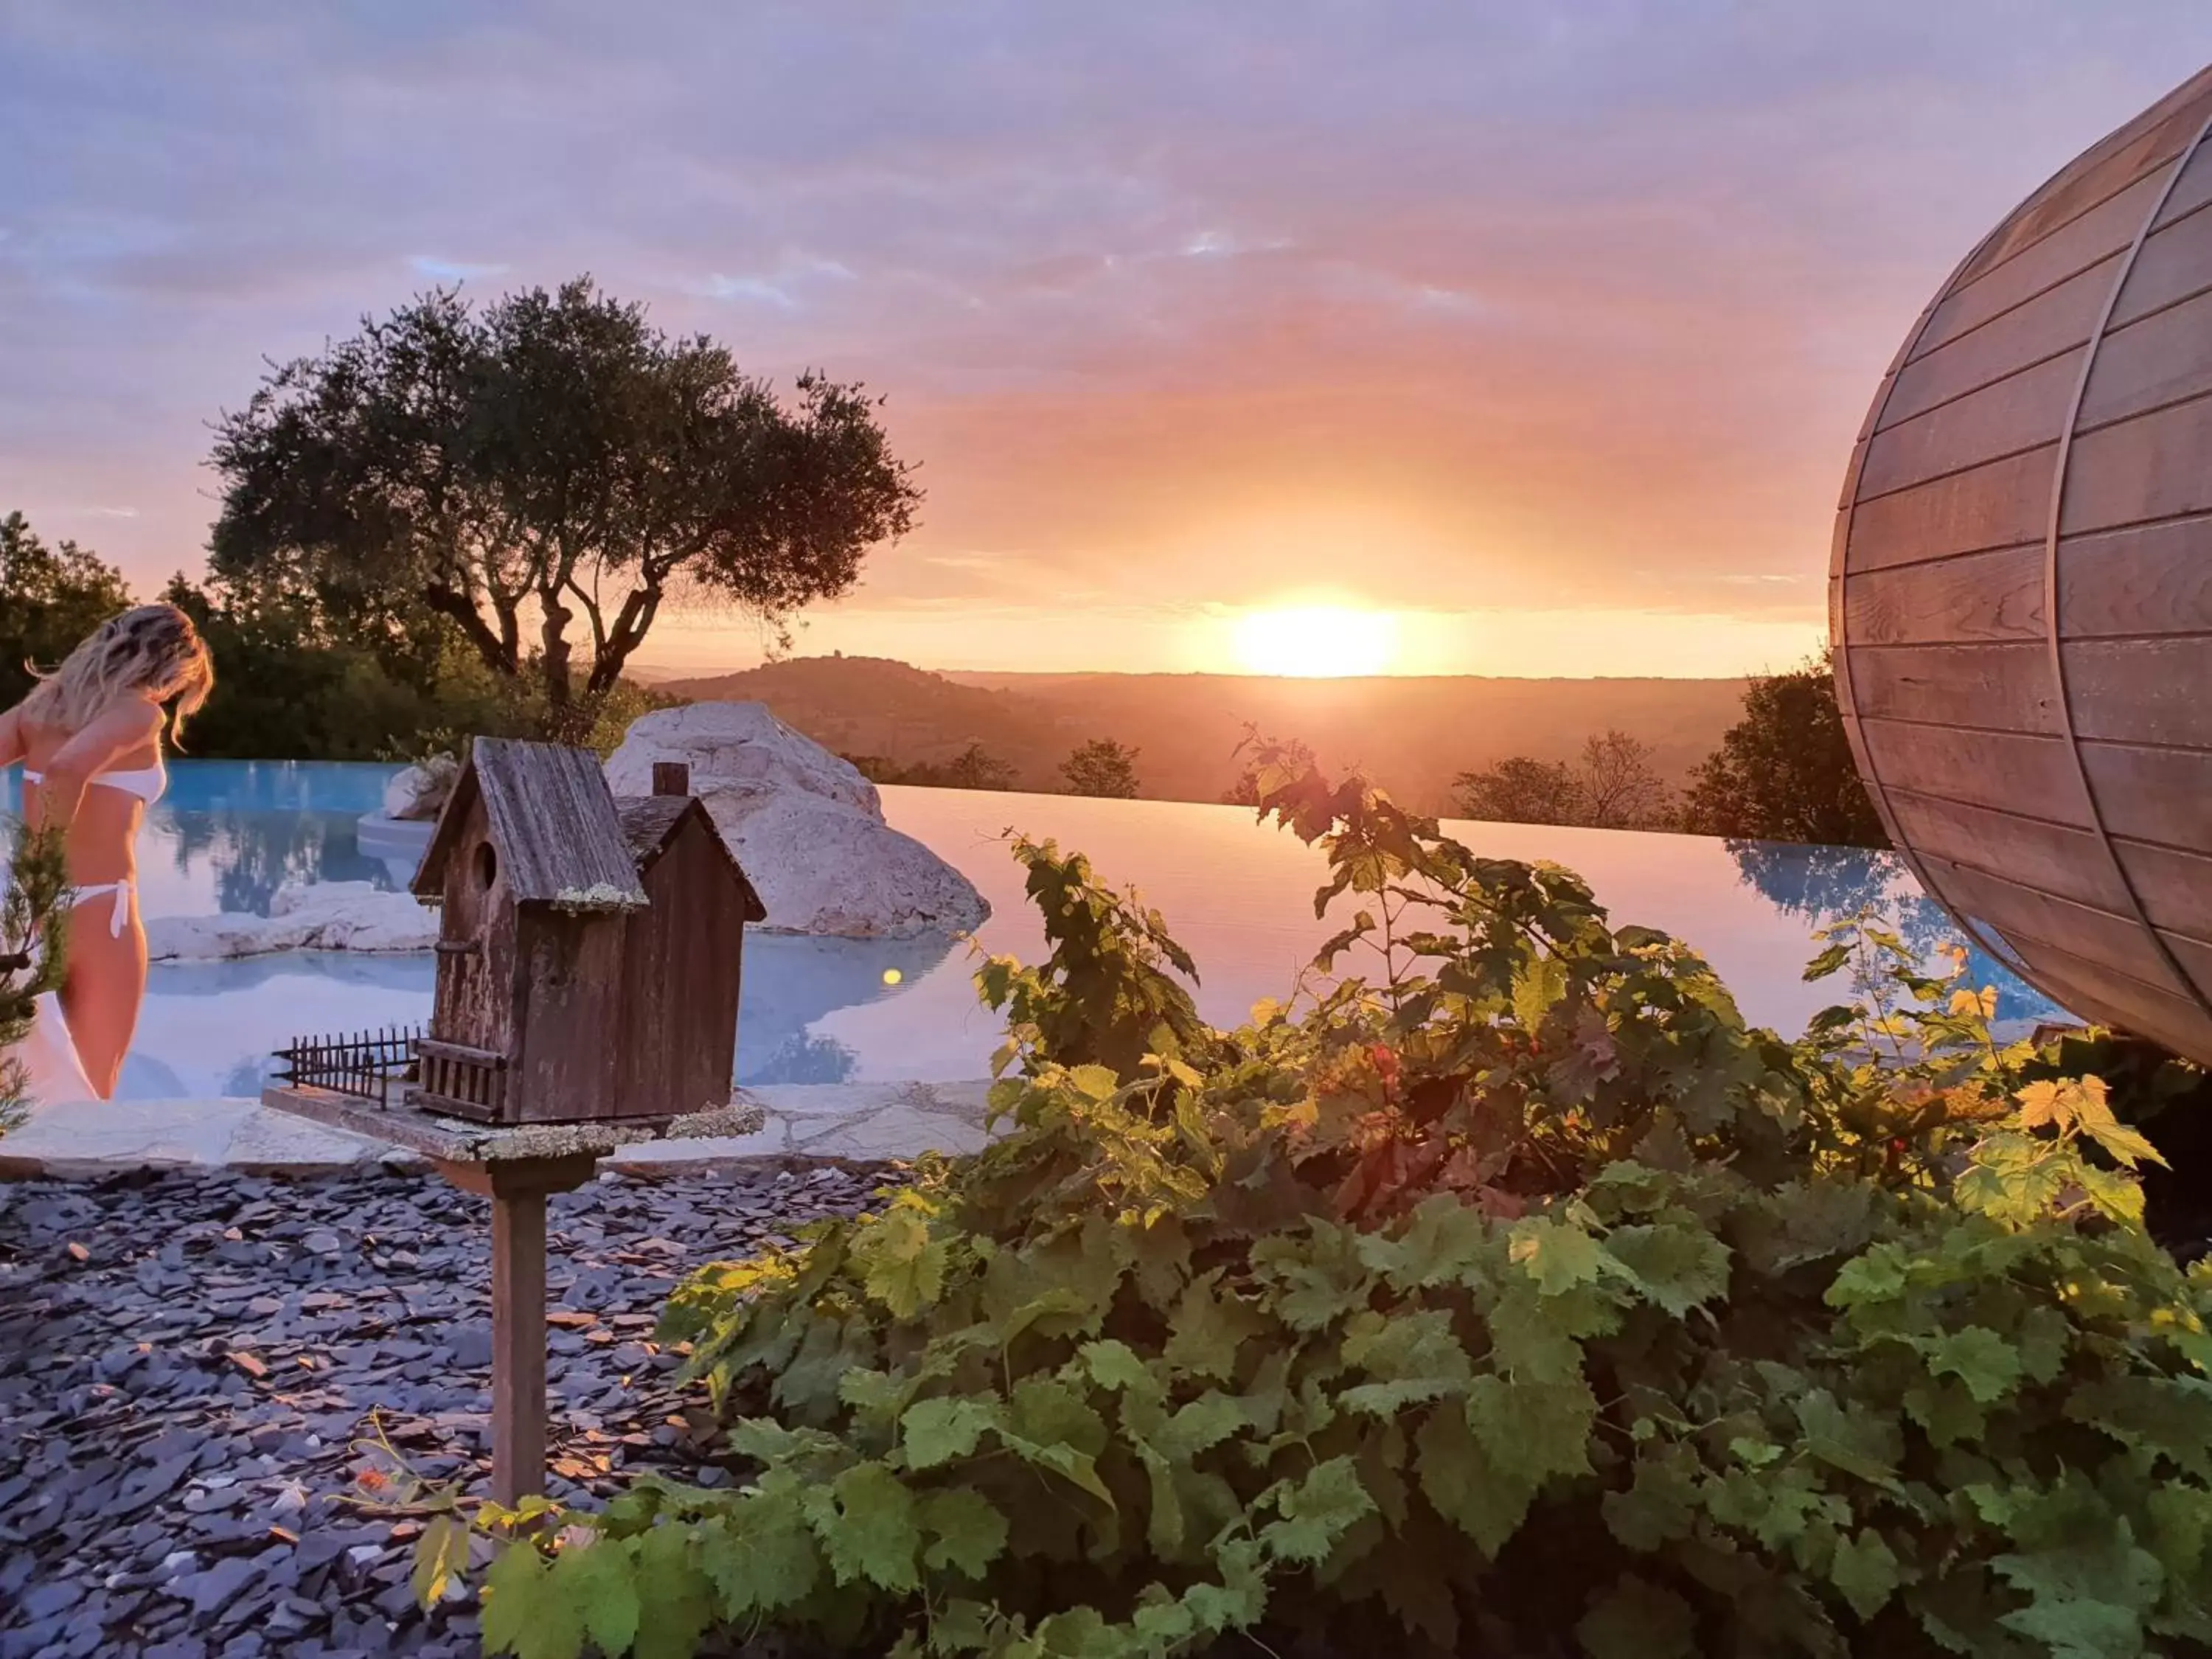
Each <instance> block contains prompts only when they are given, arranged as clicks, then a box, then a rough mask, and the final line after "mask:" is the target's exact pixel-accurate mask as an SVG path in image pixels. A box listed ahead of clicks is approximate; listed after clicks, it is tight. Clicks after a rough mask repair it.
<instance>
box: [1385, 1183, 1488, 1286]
mask: <svg viewBox="0 0 2212 1659" xmlns="http://www.w3.org/2000/svg"><path fill="white" fill-rule="evenodd" d="M1358 1249H1359V1256H1360V1260H1361V1261H1364V1263H1365V1264H1366V1265H1367V1266H1368V1267H1370V1268H1371V1269H1372V1270H1373V1271H1375V1272H1376V1273H1381V1274H1382V1275H1383V1277H1384V1278H1385V1279H1388V1280H1389V1283H1390V1285H1391V1286H1392V1287H1393V1288H1394V1289H1396V1290H1399V1291H1411V1290H1425V1289H1428V1288H1430V1287H1431V1286H1434V1285H1449V1284H1457V1283H1459V1282H1460V1281H1461V1280H1462V1279H1464V1278H1466V1277H1467V1276H1468V1274H1469V1273H1474V1271H1475V1270H1476V1269H1478V1268H1479V1267H1481V1266H1482V1265H1483V1264H1484V1262H1486V1261H1487V1260H1488V1259H1489V1257H1490V1255H1491V1250H1492V1243H1491V1224H1490V1222H1489V1221H1488V1220H1487V1219H1486V1218H1485V1217H1484V1216H1483V1214H1482V1212H1480V1210H1477V1209H1475V1208H1474V1207H1473V1206H1470V1205H1468V1204H1464V1203H1462V1202H1461V1201H1460V1200H1459V1198H1458V1197H1457V1196H1456V1195H1455V1194H1450V1193H1438V1194H1436V1195H1434V1196H1433V1197H1431V1198H1427V1199H1424V1200H1422V1201H1421V1203H1420V1204H1419V1206H1416V1207H1415V1209H1414V1211H1413V1216H1412V1218H1411V1219H1410V1220H1409V1221H1408V1222H1407V1225H1406V1230H1405V1231H1404V1232H1403V1233H1401V1235H1399V1236H1398V1237H1395V1238H1392V1237H1386V1236H1384V1235H1383V1234H1379V1233H1363V1234H1361V1235H1360V1237H1359V1243H1358Z"/></svg>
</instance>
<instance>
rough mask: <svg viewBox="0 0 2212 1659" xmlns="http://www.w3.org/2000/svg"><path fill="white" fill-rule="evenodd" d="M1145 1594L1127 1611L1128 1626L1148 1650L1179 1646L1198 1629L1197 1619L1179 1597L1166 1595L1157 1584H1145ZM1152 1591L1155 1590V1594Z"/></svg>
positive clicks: (1153, 1650)
mask: <svg viewBox="0 0 2212 1659" xmlns="http://www.w3.org/2000/svg"><path fill="white" fill-rule="evenodd" d="M1146 1591H1147V1595H1146V1598H1144V1599H1142V1600H1140V1601H1139V1602H1138V1604H1137V1607H1136V1611H1135V1612H1133V1613H1131V1614H1130V1615H1129V1624H1130V1626H1131V1627H1132V1628H1133V1630H1134V1631H1135V1632H1137V1638H1138V1639H1139V1641H1141V1642H1144V1643H1146V1644H1148V1647H1149V1650H1151V1651H1152V1652H1156V1653H1164V1652H1168V1651H1170V1650H1174V1649H1176V1648H1178V1647H1180V1646H1181V1645H1182V1644H1184V1643H1186V1642H1188V1640H1189V1639H1190V1638H1192V1637H1193V1636H1194V1635H1196V1634H1197V1632H1198V1620H1196V1619H1194V1617H1192V1616H1191V1611H1190V1609H1189V1608H1188V1607H1185V1606H1184V1605H1183V1604H1182V1602H1181V1601H1174V1600H1171V1599H1169V1598H1168V1596H1167V1594H1166V1592H1165V1591H1164V1590H1161V1589H1160V1587H1159V1586H1158V1585H1157V1584H1149V1585H1147V1586H1146ZM1152 1592H1158V1594H1157V1595H1153V1594H1152Z"/></svg>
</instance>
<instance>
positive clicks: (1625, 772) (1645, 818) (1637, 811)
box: [1453, 730, 1674, 829]
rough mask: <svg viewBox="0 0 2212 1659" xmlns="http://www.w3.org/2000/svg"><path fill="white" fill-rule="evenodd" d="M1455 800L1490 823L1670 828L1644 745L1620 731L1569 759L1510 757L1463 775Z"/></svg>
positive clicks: (1663, 788) (1670, 816) (1669, 807)
mask: <svg viewBox="0 0 2212 1659" xmlns="http://www.w3.org/2000/svg"><path fill="white" fill-rule="evenodd" d="M1453 797H1454V800H1455V803H1456V805H1458V807H1459V810H1460V811H1462V812H1464V813H1466V814H1467V816H1468V817H1471V818H1479V819H1481V820H1483V821H1484V822H1486V823H1569V824H1586V825H1589V826H1590V827H1592V828H1594V829H1670V828H1672V827H1673V823H1674V806H1673V802H1672V800H1671V799H1670V794H1669V791H1668V787H1667V784H1666V781H1665V780H1664V779H1662V777H1661V776H1660V775H1659V773H1658V770H1657V769H1656V767H1654V766H1653V764H1652V763H1651V748H1650V744H1646V743H1645V742H1644V740H1643V739H1642V738H1636V737H1632V736H1631V735H1630V734H1629V733H1627V732H1621V731H1617V730H1616V731H1608V732H1603V733H1601V734H1599V735H1596V736H1594V737H1592V738H1589V739H1588V740H1587V741H1586V742H1585V743H1584V744H1583V748H1582V753H1581V754H1580V755H1579V756H1577V757H1576V758H1575V759H1574V760H1573V761H1571V762H1568V761H1545V760H1538V759H1536V758H1534V757H1533V756H1528V755H1509V756H1507V757H1505V758H1504V760H1501V761H1498V762H1496V763H1493V764H1492V765H1489V766H1486V767H1484V768H1482V769H1480V770H1479V771H1474V772H1462V773H1461V774H1460V775H1459V777H1458V778H1457V779H1456V780H1455V782H1454V784H1453Z"/></svg>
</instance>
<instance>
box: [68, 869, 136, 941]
mask: <svg viewBox="0 0 2212 1659" xmlns="http://www.w3.org/2000/svg"><path fill="white" fill-rule="evenodd" d="M110 893H112V894H114V895H115V908H114V910H113V911H112V913H111V914H110V915H109V916H108V919H107V931H108V933H109V934H110V936H111V937H112V938H115V939H121V938H122V937H123V930H124V929H125V927H129V926H130V925H131V883H130V882H129V881H127V880H125V881H101V882H95V883H94V884H92V885H91V886H89V887H80V888H78V889H77V890H76V897H75V898H74V899H72V900H70V905H71V907H72V908H76V907H79V906H82V905H84V904H87V903H89V902H91V901H92V900H94V899H96V898H105V897H106V896H107V895H108V894H110Z"/></svg>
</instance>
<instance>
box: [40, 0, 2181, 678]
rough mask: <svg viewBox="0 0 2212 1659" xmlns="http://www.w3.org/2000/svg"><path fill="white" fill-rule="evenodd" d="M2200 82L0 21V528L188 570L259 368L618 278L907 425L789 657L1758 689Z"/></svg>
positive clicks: (1455, 4) (336, 9)
mask: <svg viewBox="0 0 2212 1659" xmlns="http://www.w3.org/2000/svg"><path fill="white" fill-rule="evenodd" d="M2208 59H2212V5H2207V4H2206V3H2204V0H2100V3H2096V4H2087V3H2082V0H1940V3H1931V0H1790V3H1779V4H1759V3H1752V0H1742V3H1720V0H1646V3H1627V0H1557V3H1553V4H1548V5H1545V4H1538V5H1529V4H1522V5H1516V6H1496V5H1489V4H1480V3H1475V0H1450V3H1421V4H1413V3H1407V4H1393V3H1385V0H1346V3H1335V4H1318V3H1315V4H1302V3H1283V0H1247V3H1243V4H1240V5H1230V4H1210V3H1197V0H1121V3H1117V4H1115V5H1110V6H1084V7H1068V6H1055V5H1043V4H1038V3H1036V0H1002V3H958V0H944V3H933V4H927V5H925V4H919V3H900V0H850V3H841V0H805V3H799V4H790V5H784V4H775V3H761V0H755V3H748V4H746V5H743V6H731V5H726V4H714V5H710V4H698V5H677V4H655V3H649V0H648V3H629V4H624V5H622V6H613V5H608V4H605V3H599V4H580V3H532V4H529V5H520V4H509V5H468V6H457V5H452V4H446V3H439V4H432V3H414V0H407V3H398V0H374V3H372V0H358V3H333V4H316V5H310V6H301V5H298V4H295V3H287V4H273V3H272V4H251V3H218V4H210V5H206V6H196V7H191V8H183V7H177V6H173V5H170V4H160V3H152V0H145V3H132V0H0V156H4V157H5V160H4V161H0V511H4V510H5V509H6V508H8V507H21V509H22V510H24V511H25V512H26V513H28V514H29V515H30V516H31V519H32V520H33V524H34V526H37V527H38V528H39V529H40V531H42V532H45V533H46V535H48V536H49V537H50V538H52V537H60V536H70V537H75V538H77V539H79V540H80V541H82V542H84V543H86V544H89V545H92V546H94V547H96V548H98V549H100V550H101V551H103V552H105V553H106V554H107V555H108V556H110V557H112V558H114V559H116V560H118V562H121V563H122V564H123V565H124V567H125V569H126V571H127V572H128V573H129V574H131V577H132V578H133V580H136V581H137V582H138V583H140V584H141V585H142V586H148V587H150V586H154V585H155V584H156V583H158V582H159V581H160V580H161V579H162V578H163V577H164V576H166V575H167V574H168V573H169V572H170V571H172V570H174V569H177V568H186V569H197V567H198V565H199V562H200V560H201V556H202V549H203V547H204V541H205V537H206V531H207V526H208V524H209V521H210V519H211V517H212V515H213V502H212V501H211V499H210V491H211V489H212V486H213V479H212V476H211V475H210V473H208V472H207V471H205V469H204V459H205V456H206V453H207V449H208V444H209V433H208V430H207V423H208V422H209V421H210V419H211V418H212V417H213V416H215V415H216V413H217V411H218V410H222V409H223V408H226V407H235V406H236V405H238V404H241V403H243V402H244V401H245V399H246V398H247V396H248V395H249V394H250V393H251V392H252V389H253V386H254V385H255V384H256V382H257V380H258V377H259V375H260V374H261V373H262V372H263V369H264V362H263V360H264V358H265V357H276V358H283V357H287V356H293V355H296V354H299V353H302V352H307V351H312V350H314V349H318V348H319V346H320V345H321V343H323V341H324V340H325V338H326V337H331V336H334V335H344V334H347V333H350V332H351V331H353V330H354V329H355V328H356V326H357V325H358V323H359V320H360V318H361V316H362V313H372V312H373V313H381V312H383V311H386V310H389V309H390V308H391V307H394V306H396V305H398V304H400V303H402V302H404V301H406V300H407V299H408V298H410V296H411V295H414V294H415V293H416V292H419V291H421V290H422V289H425V288H427V287H428V286H430V285H432V284H434V283H439V282H441V281H450V280H456V279H458V280H460V281H461V282H462V283H464V291H465V292H466V293H469V294H472V295H481V296H483V297H486V298H489V297H491V296H493V295H496V294H497V293H499V292H500V291H501V289H505V288H507V287H510V286H514V285H524V284H534V283H544V284H548V285H550V284H553V283H558V282H559V281H560V280H561V279H562V278H564V277H566V276H573V275H574V274H577V273H578V272H580V271H584V270H589V271H590V272H592V274H593V275H594V276H597V277H598V278H599V280H600V281H601V283H603V284H604V285H605V286H606V287H607V288H608V289H610V290H611V291H612V292H613V293H614V294H616V295H618V296H621V297H623V298H629V299H637V300H641V301H645V302H646V303H647V306H648V307H649V308H650V311H651V313H652V316H653V319H654V320H655V321H656V322H657V323H659V325H662V326H663V327H665V328H666V329H668V330H670V331H695V330H696V331H707V332H709V333H712V334H714V336H716V337H719V338H720V339H721V340H723V341H725V342H726V343H728V344H730V345H731V346H732V348H733V349H734V350H735V351H736V353H737V354H738V358H739V361H740V362H741V363H742V364H743V365H744V367H746V368H748V369H750V371H752V372H755V373H758V374H766V375H769V376H771V377H774V378H775V379H777V380H788V379H789V377H790V376H792V375H793V374H795V373H796V372H798V371H799V369H801V368H805V367H808V366H817V367H820V368H823V369H826V370H827V371H829V373H830V374H832V375H833V376H835V377H836V378H840V379H860V380H865V381H866V382H867V383H868V384H869V386H871V387H872V388H873V389H874V390H876V391H878V392H881V393H882V394H884V397H885V398H887V399H888V402H887V404H886V405H885V411H884V414H885V419H886V421H887V423H888V425H889V428H890V433H891V435H892V439H893V441H894V445H895V447H896V450H897V451H898V453H900V454H901V455H902V456H904V457H906V458H908V459H911V460H913V461H915V463H917V464H918V465H919V469H920V471H919V477H920V479H921V482H922V483H923V484H924V485H925V486H926V488H927V492H928V496H927V502H926V504H925V506H924V508H923V512H922V519H921V527H920V528H919V529H918V530H917V532H915V534H914V535H912V536H911V537H909V538H908V539H907V540H906V541H904V542H902V543H901V544H898V545H897V546H896V547H893V548H888V549H884V550H878V552H877V553H876V554H875V555H873V556H872V557H871V559H870V561H869V563H868V566H867V574H866V580H865V582H864V584H863V585H862V586H861V587H860V589H859V590H857V591H856V592H854V594H852V595H851V596H850V597H849V598H848V599H844V600H842V601H841V602H839V603H838V604H836V605H831V606H826V607H823V608H821V609H819V610H818V611H816V612H814V613H812V614H811V617H809V619H808V622H807V625H806V627H805V629H804V631H803V632H802V633H801V635H799V648H800V649H801V650H803V651H806V652H810V653H812V652H827V651H829V650H830V649H833V648H837V649H842V650H844V651H846V652H848V653H868V654H877V655H890V656H897V657H901V658H903V659H907V660H909V661H913V662H917V663H920V664H922V665H927V666H932V667H942V668H970V669H995V670H1022V669H1044V670H1073V669H1123V670H1131V671H1192V670H1200V671H1212V670H1221V671H1229V670H1235V669H1238V668H1240V667H1247V666H1254V665H1264V663H1265V660H1266V655H1267V653H1265V652H1264V651H1263V652H1261V653H1260V655H1259V656H1258V657H1257V658H1255V654H1254V646H1253V641H1254V638H1255V635H1254V632H1253V629H1252V625H1251V623H1250V613H1252V612H1254V611H1276V610H1280V609H1283V608H1286V607H1288V608H1310V607H1316V606H1340V607H1351V608H1352V609H1355V610H1358V611H1365V612H1369V613H1373V615H1372V616H1371V617H1370V620H1369V622H1368V623H1364V624H1363V626H1366V627H1368V628H1370V632H1371V635H1372V640H1371V641H1370V642H1373V641H1380V643H1379V644H1376V646H1375V649H1376V650H1377V651H1380V652H1381V653H1382V657H1381V659H1380V660H1381V662H1382V665H1383V666H1385V667H1387V668H1388V669H1389V670H1390V671H1399V672H1427V673H1495V674H1570V675H1583V674H1641V673H1662V674H1683V675H1705V674H1728V673H1736V672H1741V671H1751V670H1756V669H1759V668H1761V667H1776V666H1782V665H1786V664H1788V663H1790V661H1792V660H1794V659H1797V658H1800V657H1802V655H1804V654H1805V653H1806V652H1807V651H1808V649H1809V648H1810V647H1813V646H1814V644H1815V643H1816V642H1817V641H1818V638H1819V635H1820V628H1821V609H1822V583H1823V580H1824V577H1825V572H1826V558H1827V544H1828V535H1829V530H1830V524H1831V519H1832V511H1833V507H1834V505H1835V498H1836V492H1837V489H1838V484H1839V483H1840V480H1841V476H1842V472H1843V468H1844V462H1845V459H1846V458H1847V453H1848V450H1849V447H1850V441H1851V439H1852V436H1853V435H1854V433H1855V432H1856V430H1857V426H1858V422H1859V421H1860V419H1861V417H1862V416H1863V413H1864V410H1865V407H1866V404H1867V400H1868V398H1869V397H1870V395H1871V394H1872V392H1873V390H1874V386H1875V381H1876V380H1878V379H1879V378H1880V376H1881V372H1882V369H1883V368H1884V367H1885V366H1886V364H1887V361H1888V359H1889V357H1890V356H1891V354H1892V352H1893V350H1894V349H1895V348H1896V345H1897V343H1898V342H1899V339H1900V338H1901V337H1903V335H1904V333H1905V330H1906V329H1907V328H1908V326H1909V325H1911V321H1912V319H1913V318H1914V316H1915V315H1916V314H1917V312H1918V311H1919V309H1920V307H1921V306H1922V304H1923V302H1924V301H1925V300H1926V299H1927V298H1928V296H1929V294H1930V293H1931V292H1932V291H1933V290H1934V289H1935V288H1936V286H1937V285H1938V284H1939V283H1941V281H1942V278H1943V277H1944V276H1945V275H1946V274H1947V273H1948V270H1949V269H1950V268H1951V266H1952V265H1953V264H1954V263H1955V261H1956V260H1957V259H1958V258H1959V257H1960V255H1961V254H1962V253H1964V252H1966V249H1967V247H1968V246H1970V245H1971V244H1972V243H1973V242H1974V241H1975V240H1978V238H1979V237H1980V236H1981V234H1983V233H1984V231H1985V230H1987V229H1988V228H1990V225H1991V224H1992V223H1993V222H1995V221H1996V219H1997V218H1998V217H1999V216H2002V214H2003V213H2004V212H2005V211H2006V210H2008V208H2009V207H2011V206H2012V204H2014V203H2015V201H2017V200H2018V199H2019V198H2020V197H2021V196H2023V195H2025V194H2026V193H2027V191H2029V190H2031V189H2032V188H2033V186H2034V185H2037V184H2039V182H2040V181H2041V180H2042V179H2044V178H2045V176H2046V175H2047V174H2049V173H2051V172H2052V171H2053V170H2054V169H2056V168H2057V167H2059V166H2060V165H2062V164H2063V162H2065V161H2067V160H2068V159H2069V158H2070V157H2071V156H2072V155H2075V152H2077V151H2078V150H2080V149H2081V148H2082V147H2084V146H2085V145H2087V143H2091V142H2092V141H2093V140H2094V139H2096V138H2097V137H2100V136H2101V135H2102V134H2104V133H2105V132H2106V131H2109V130H2110V129H2111V128H2112V127H2113V126H2115V125H2118V124H2119V123H2120V122H2122V121H2123V120H2124V119H2126V118H2128V117H2130V116H2131V115H2132V114H2134V113H2135V112H2136V110H2138V109H2139V108H2140V107H2142V106H2143V105H2145V104H2147V103H2148V102H2150V101H2151V100H2153V99H2154V98H2156V97H2157V96H2158V95H2160V94H2162V93H2164V92H2165V91H2166V90H2167V89H2168V88H2171V87H2172V86H2173V85H2174V84H2176V83H2178V82H2180V81H2182V80H2183V79H2185V78H2186V77H2187V76H2189V75H2191V74H2192V73H2193V72H2194V71H2195V70H2197V69H2198V68H2199V67H2200V66H2202V65H2203V64H2204V63H2205V62H2206V61H2207V60H2208ZM1280 642H1281V641H1280V640H1278V641H1277V644H1278V645H1280ZM1363 648H1364V647H1363ZM758 654H759V650H758V641H757V636H756V635H755V634H754V633H753V632H751V631H750V630H748V629H744V628H742V627H733V626H732V624H731V623H730V622H729V621H728V620H727V619H725V618H716V617H692V618H689V619H684V621H682V622H681V623H679V624H678V625H674V626H669V627H665V628H664V629H662V630H660V631H659V632H658V633H656V635H654V637H653V641H651V642H650V643H649V644H648V645H647V647H646V649H645V651H644V653H642V655H643V658H644V659H645V660H646V661H647V662H649V663H653V664H656V665H662V666H665V667H670V668H681V669H685V670H696V669H705V668H720V667H738V666H743V665H747V664H749V663H750V662H751V661H754V660H757V658H758Z"/></svg>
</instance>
